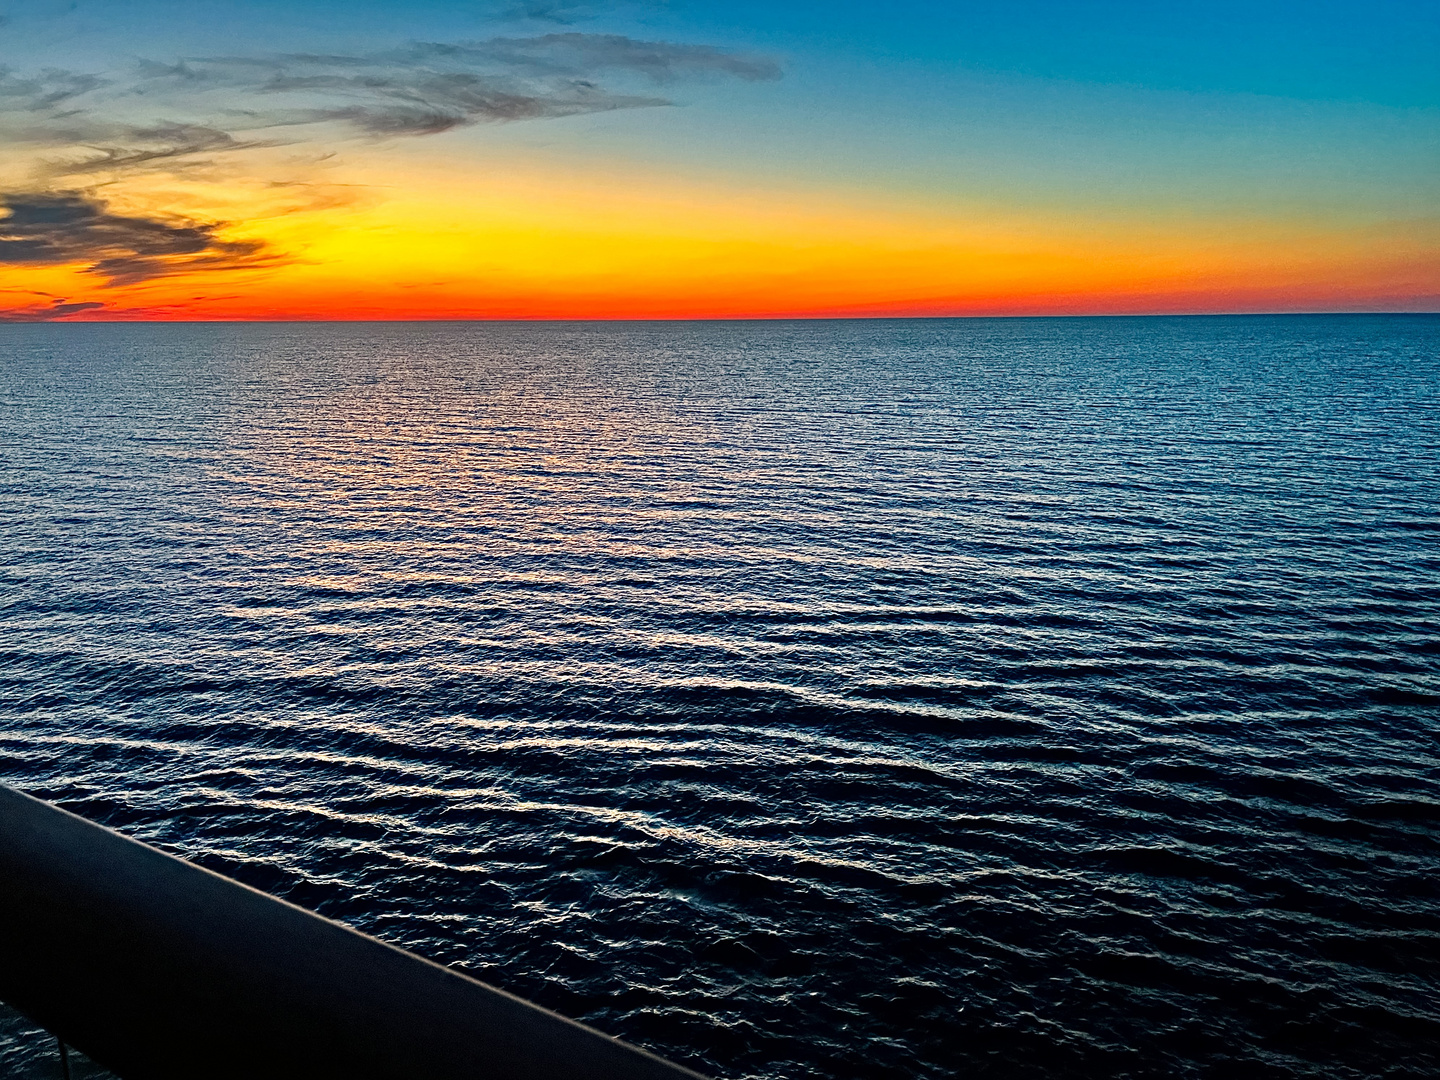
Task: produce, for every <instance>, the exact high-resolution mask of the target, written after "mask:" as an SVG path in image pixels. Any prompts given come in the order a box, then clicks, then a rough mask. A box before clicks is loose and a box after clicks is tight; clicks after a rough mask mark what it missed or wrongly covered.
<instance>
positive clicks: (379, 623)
mask: <svg viewBox="0 0 1440 1080" xmlns="http://www.w3.org/2000/svg"><path fill="white" fill-rule="evenodd" d="M0 780H3V781H4V782H6V783H9V784H12V785H14V786H16V787H19V788H21V789H23V790H25V791H27V792H30V793H32V794H34V795H37V796H40V797H42V798H45V799H50V800H54V801H56V802H58V803H59V804H60V805H62V806H64V807H67V808H69V809H71V810H73V811H76V812H77V813H80V814H83V815H86V816H88V817H90V818H92V819H94V820H96V821H99V822H102V823H104V824H105V825H108V826H112V827H114V828H116V829H119V830H122V831H124V832H125V833H128V834H129V835H132V836H135V837H138V838H140V839H143V840H145V841H148V842H150V843H153V844H156V845H158V846H160V847H161V848H163V849H165V850H167V851H170V852H173V853H176V854H178V855H181V856H183V857H184V858H187V859H191V860H193V861H194V862H196V863H199V864H200V865H203V866H206V867H210V868H211V869H214V870H217V871H219V872H221V873H223V874H228V875H231V876H233V877H235V878H238V879H239V880H241V881H244V882H247V883H249V884H251V885H254V886H257V887H259V888H261V889H264V890H266V891H268V892H271V893H273V894H275V895H277V896H281V897H285V898H286V899H288V900H291V901H294V902H295V903H298V904H300V905H303V906H305V907H307V908H310V909H313V910H315V911H318V912H319V913H321V914H322V915H325V916H328V917H330V918H332V919H337V920H342V921H344V922H346V923H349V924H350V925H353V926H355V927H357V928H359V929H361V930H364V931H367V932H369V933H372V934H375V935H378V936H379V937H380V938H383V939H384V940H386V941H389V942H393V943H395V944H397V945H401V946H404V947H405V948H408V949H412V950H415V951H416V952H419V953H421V954H423V955H425V956H427V957H430V958H433V959H435V960H437V961H440V962H442V963H445V964H449V965H454V966H455V967H457V968H460V969H462V970H464V971H466V972H469V973H471V974H473V975H475V976H477V977H479V978H481V979H484V980H486V981H488V982H491V983H493V984H495V985H498V986H501V987H504V988H506V989H507V990H511V991H513V992H515V993H518V994H521V995H523V996H525V997H527V998H530V999H532V1000H534V1001H536V1002H539V1003H540V1004H543V1005H545V1006H548V1007H550V1008H552V1009H555V1010H558V1011H559V1012H561V1013H563V1014H565V1015H567V1016H571V1017H575V1018H577V1019H580V1020H583V1021H585V1022H587V1023H590V1024H592V1025H594V1026H596V1027H598V1028H600V1029H601V1030H603V1031H606V1032H608V1033H611V1034H614V1035H617V1036H620V1037H623V1038H625V1039H628V1040H631V1041H633V1042H635V1043H638V1044H640V1045H642V1046H645V1047H648V1048H650V1049H653V1050H655V1051H658V1052H660V1053H662V1054H664V1055H667V1056H669V1057H671V1058H673V1059H674V1060H676V1061H679V1062H681V1063H683V1064H686V1065H689V1066H691V1067H693V1068H696V1069H699V1070H701V1071H703V1072H706V1073H708V1074H711V1075H713V1076H716V1077H720V1078H725V1080H803V1078H828V1080H865V1078H887V1080H901V1078H905V1080H939V1078H949V1077H977V1078H982V1077H983V1078H997V1080H1000V1078H1004V1080H1028V1078H1035V1080H1041V1078H1044V1080H1062V1078H1101V1077H1103V1078H1157V1080H1158V1078H1165V1080H1190V1078H1208V1077H1221V1078H1224V1080H1237V1078H1248V1077H1262V1078H1271V1080H1299V1078H1315V1080H1318V1078H1327V1080H1331V1078H1333V1080H1351V1078H1355V1080H1359V1078H1370V1077H1383V1078H1388V1080H1398V1078H1402V1077H1405V1078H1409V1077H1415V1078H1419V1077H1435V1076H1437V1075H1440V316H1423V315H1415V316H1405V315H1345V316H1320V315H1305V316H1283V317H1266V316H1244V317H1241V316H1237V317H1176V318H1169V317H1154V318H1093V319H1091V318H1076V319H993V320H991V319H953V320H943V319H942V320H852V321H843V320H842V321H794V322H784V321H781V322H774V321H763V322H653V323H644V322H641V323H636V322H620V323H579V322H575V323H485V322H481V323H460V322H456V323H310V324H275V323H267V324H195V323H191V324H184V323H170V324H123V325H122V324H103V325H102V324H84V325H82V324H63V325H62V324H43V325H31V324H26V325H20V324H15V325H6V326H0ZM4 1032H5V1034H4V1038H3V1039H0V1069H5V1068H8V1069H9V1070H10V1071H11V1073H12V1074H14V1075H17V1076H18V1075H32V1074H33V1075H36V1076H40V1075H45V1076H49V1075H51V1074H52V1073H50V1072H45V1070H47V1069H49V1070H52V1071H53V1069H54V1067H55V1066H54V1063H53V1056H54V1052H55V1048H54V1045H53V1042H46V1040H45V1039H44V1037H43V1036H42V1035H40V1034H39V1033H37V1032H35V1031H33V1030H32V1029H28V1028H26V1027H25V1025H24V1024H23V1023H19V1022H11V1023H9V1025H8V1026H7V1027H5V1028H4ZM203 1073H204V1068H203V1063H197V1075H203Z"/></svg>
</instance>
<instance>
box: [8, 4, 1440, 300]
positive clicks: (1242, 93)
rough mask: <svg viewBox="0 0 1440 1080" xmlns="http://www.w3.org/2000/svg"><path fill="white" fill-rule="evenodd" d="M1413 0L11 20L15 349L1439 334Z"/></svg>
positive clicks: (159, 9) (307, 12) (17, 12)
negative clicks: (215, 332)
mask: <svg viewBox="0 0 1440 1080" xmlns="http://www.w3.org/2000/svg"><path fill="white" fill-rule="evenodd" d="M1436 56H1440V3H1436V2H1435V0H1423V2H1422V0H1370V2H1366V3H1359V2H1354V3H1335V2H1328V0H1310V2H1307V3H1300V2H1289V0H1286V2H1272V0H1250V2H1246V3H1240V2H1232V0H1212V2H1209V3H1194V2H1191V0H1173V2H1169V3H1165V4H1157V3H1154V2H1153V0H1151V2H1145V3H1141V2H1131V0H1103V2H1102V0H1068V2H1058V0H1006V2H1000V0H994V2H992V0H984V2H979V0H977V2H966V0H954V2H951V3H944V4H939V3H918V2H913V0H890V2H886V3H873V2H872V3H845V2H830V3H826V4H820V3H800V2H785V0H770V2H767V3H759V2H752V0H728V2H725V3H720V2H712V0H635V2H626V3H605V2H594V3H590V2H585V0H495V2H493V3H491V2H485V0H471V2H438V0H408V2H406V3H403V4H402V3H394V2H379V0H346V2H343V3H341V2H332V0H323V2H322V0H284V2H280V0H236V2H231V3H222V2H219V0H216V2H214V3H205V4H197V3H195V2H194V0H188V2H186V3H177V2H173V0H133V2H131V0H103V2H94V0H74V2H72V0H63V2H61V0H26V2H24V3H14V2H11V0H0V320H12V321H14V320H19V321H46V320H60V319H63V320H95V319H129V320H139V319H487V318H503V319H530V318H539V319H552V318H553V319H572V318H584V319H590V318H753V317H760V318H769V317H811V316H818V317H837V316H839V317H846V316H957V315H1047V314H1121V313H1170V312H1174V313H1182V312H1270V311H1273V312H1285V311H1437V310H1440V63H1437V62H1436V60H1435V57H1436Z"/></svg>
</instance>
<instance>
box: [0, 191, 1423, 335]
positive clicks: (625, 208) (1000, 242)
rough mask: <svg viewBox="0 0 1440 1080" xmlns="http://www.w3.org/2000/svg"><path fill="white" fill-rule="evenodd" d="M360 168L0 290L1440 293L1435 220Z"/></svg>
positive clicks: (683, 295) (144, 300)
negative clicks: (221, 252)
mask: <svg viewBox="0 0 1440 1080" xmlns="http://www.w3.org/2000/svg"><path fill="white" fill-rule="evenodd" d="M363 180H364V183H363V184H360V185H355V186H354V187H350V188H346V189H344V190H345V194H344V195H343V197H327V196H325V195H324V194H323V192H322V195H321V196H319V197H317V198H316V200H315V204H314V205H311V206H305V205H299V206H287V205H285V204H284V199H285V198H287V197H290V196H289V194H288V193H287V192H286V191H284V190H283V189H278V188H277V187H272V188H266V187H265V186H264V185H251V186H249V187H245V186H240V185H237V186H234V187H233V188H226V187H224V186H223V185H222V186H218V187H217V186H215V185H211V186H209V187H207V188H205V189H204V191H203V194H204V197H205V200H206V202H205V203H204V204H203V209H204V211H205V212H207V213H209V214H210V215H211V218H210V220H228V221H230V222H232V224H230V225H228V226H225V227H223V228H222V229H221V230H220V231H219V232H217V235H218V236H220V237H222V238H223V239H226V240H235V241H247V240H249V241H261V242H263V243H264V244H265V245H266V246H267V247H266V250H267V251H270V252H273V253H274V256H275V259H274V261H273V263H272V264H268V265H266V264H261V265H257V266H254V267H248V268H242V269H227V270H224V271H220V272H216V271H210V270H194V271H187V272H180V273H175V274H172V275H169V276H162V277H157V278H153V279H151V280H148V281H142V282H138V283H134V284H128V285H124V284H122V285H114V286H107V285H106V284H105V282H104V280H103V279H101V278H99V277H97V275H96V274H94V273H92V272H87V271H86V270H85V268H84V267H83V266H57V267H41V268H37V267H33V266H31V267H26V266H9V267H5V268H3V269H0V306H7V307H10V308H11V309H14V308H16V307H17V306H20V305H21V299H22V298H23V296H25V295H27V294H28V295H30V296H32V297H34V299H32V300H31V301H30V303H32V304H34V305H36V306H37V307H42V308H43V305H44V304H45V303H49V302H54V301H49V300H46V299H45V298H46V297H57V298H61V297H63V298H64V299H65V301H66V302H68V303H72V304H73V303H80V304H84V303H98V304H103V305H104V307H98V308H94V309H92V310H85V311H80V312H78V313H76V314H74V315H72V316H70V317H71V318H72V319H79V320H141V319H158V320H212V319H213V320H292V319H293V320H351V319H355V320H370V319H374V320H390V319H395V320H402V319H647V318H657V319H672V318H673V319H686V318H772V317H844V316H912V315H913V316H945V315H1027V314H1033V315H1043V314H1121V313H1164V312H1223V311H1294V310H1425V309H1432V310H1433V309H1434V308H1435V306H1436V300H1437V297H1440V258H1437V256H1436V252H1440V243H1437V240H1440V237H1437V236H1435V235H1431V233H1432V232H1433V229H1429V228H1426V227H1418V228H1416V227H1403V228H1402V227H1399V226H1394V225H1391V226H1386V227H1378V226H1371V227H1363V226H1350V227H1348V228H1347V227H1341V226H1333V225H1326V224H1324V223H1323V222H1316V221H1314V220H1310V221H1304V220H1301V221H1296V222H1275V221H1250V222H1245V221H1234V220H1228V221H1217V220H1215V219H1213V218H1208V219H1194V218H1189V219H1187V218H1186V217H1184V216H1183V215H1178V214H1177V215H1173V216H1172V217H1171V218H1169V219H1161V220H1156V219H1155V218H1154V217H1152V218H1150V219H1148V220H1142V221H1140V222H1136V221H1134V220H1114V221H1098V222H1097V221H1096V220H1094V219H1093V217H1092V218H1078V217H1072V218H1067V216H1066V215H1065V214H1064V213H1063V212H1061V211H1058V210H1056V211H1051V212H1050V213H1048V214H1045V215H1042V214H1039V213H1035V212H1033V211H1032V212H1030V213H1027V214H1020V213H1017V212H1013V211H1011V212H1007V211H1006V210H1005V209H1004V208H996V207H987V206H975V207H960V208H957V207H944V206H934V205H931V206H916V205H912V206H909V207H901V208H898V209H897V208H895V207H894V206H893V205H890V206H876V205H874V203H873V202H872V201H871V200H866V199H862V198H860V197H858V196H853V195H852V196H850V197H848V198H844V197H840V196H837V195H835V194H834V193H823V192H803V191H802V192H756V191H753V190H748V191H747V190H734V189H726V188H725V187H724V186H723V185H722V184H719V183H716V182H704V181H695V180H693V179H692V180H691V181H689V182H688V183H684V184H678V183H675V182H673V181H672V182H668V183H661V182H660V181H657V180H653V179H651V180H649V181H645V180H642V179H640V178H637V177H636V176H634V175H626V174H623V173H618V174H614V175H608V176H606V175H598V176H597V175H594V174H590V175H587V176H586V177H584V180H583V182H580V181H577V180H575V179H572V178H569V177H565V176H558V177H557V176H556V175H555V173H554V172H553V171H546V170H540V169H533V170H530V171H526V170H512V171H509V172H507V173H506V174H505V175H503V176H493V175H492V176H485V177H482V178H476V177H474V176H473V175H466V174H464V173H461V172H453V173H446V172H444V171H443V170H435V171H432V172H429V173H417V172H415V171H413V170H401V169H399V168H397V167H394V166H392V167H391V169H390V171H388V172H386V171H382V170H381V169H379V168H375V167H372V169H371V170H370V171H369V172H367V173H364V174H363ZM277 190H278V194H277ZM337 190H338V189H337ZM357 193H358V194H357ZM199 194H201V193H200V192H196V191H177V190H176V182H173V181H172V182H171V183H170V186H169V187H168V188H167V187H161V186H155V187H153V188H150V189H148V190H146V189H139V188H137V189H132V190H131V191H130V192H128V193H127V194H126V196H125V197H124V198H123V199H122V200H121V201H119V202H118V203H117V204H116V205H117V206H118V207H119V208H120V209H121V210H122V211H128V212H145V213H148V214H155V213H161V212H163V211H164V209H165V207H166V206H167V205H186V206H194V205H196V202H197V199H198V197H199ZM242 222H243V224H242Z"/></svg>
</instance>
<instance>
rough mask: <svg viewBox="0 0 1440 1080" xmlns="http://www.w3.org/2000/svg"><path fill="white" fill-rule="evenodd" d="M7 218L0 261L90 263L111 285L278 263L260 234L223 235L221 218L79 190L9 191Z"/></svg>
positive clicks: (1, 225)
mask: <svg viewBox="0 0 1440 1080" xmlns="http://www.w3.org/2000/svg"><path fill="white" fill-rule="evenodd" d="M3 205H4V207H5V208H6V210H7V211H8V213H7V215H6V216H5V217H3V218H0V264H4V263H8V264H11V265H40V266H66V265H75V264H80V265H83V266H84V267H85V269H86V271H87V272H89V273H92V274H97V275H99V276H101V277H103V278H105V279H106V280H107V282H108V283H109V284H111V285H122V284H132V283H134V282H137V281H146V280H150V279H152V278H158V277H166V276H169V275H171V274H179V273H193V272H196V271H216V270H238V269H250V268H255V267H261V266H266V265H272V264H273V262H274V255H273V254H272V253H270V252H269V251H267V249H266V247H265V245H264V244H263V243H262V242H260V241H258V240H223V239H221V238H220V237H218V236H217V235H216V233H217V231H218V230H219V229H220V228H221V225H219V224H199V223H194V222H178V221H166V220H161V219H159V218H154V217H139V216H134V215H125V214H115V213H111V212H110V210H109V208H108V206H107V205H106V204H105V203H104V202H103V201H102V200H100V199H98V198H96V197H94V196H92V195H86V194H83V193H80V192H52V193H38V194H25V195H9V196H6V197H5V198H4V200H3Z"/></svg>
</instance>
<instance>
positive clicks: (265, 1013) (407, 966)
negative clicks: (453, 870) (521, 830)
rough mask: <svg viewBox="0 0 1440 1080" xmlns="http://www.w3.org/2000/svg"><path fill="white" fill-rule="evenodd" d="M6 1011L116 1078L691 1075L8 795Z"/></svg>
mask: <svg viewBox="0 0 1440 1080" xmlns="http://www.w3.org/2000/svg"><path fill="white" fill-rule="evenodd" d="M0 999H3V1000H4V1001H6V1002H8V1003H10V1004H11V1005H12V1006H14V1007H15V1008H16V1009H18V1010H19V1011H21V1012H22V1013H24V1014H25V1015H27V1016H28V1017H30V1018H31V1019H32V1020H33V1021H34V1022H35V1023H37V1024H39V1025H41V1026H43V1027H45V1028H46V1029H48V1030H49V1031H51V1032H53V1033H54V1034H55V1035H56V1036H57V1038H59V1039H60V1040H62V1042H63V1043H65V1044H69V1045H70V1046H74V1047H76V1048H77V1049H79V1050H80V1051H82V1052H83V1053H84V1054H86V1055H87V1056H88V1057H90V1058H91V1059H93V1060H94V1061H96V1062H97V1063H99V1064H100V1065H103V1066H104V1067H105V1068H107V1069H109V1070H111V1071H112V1072H114V1073H115V1074H116V1075H118V1076H120V1077H122V1078H123V1080H170V1078H175V1080H179V1078H181V1077H184V1078H185V1080H229V1078H234V1080H242V1078H243V1080H288V1078H292V1077H293V1078H297V1080H298V1078H300V1077H304V1078H306V1080H316V1078H328V1077H334V1078H337V1080H338V1078H340V1077H345V1078H347V1080H361V1078H375V1080H380V1078H386V1080H409V1078H412V1077H413V1078H416V1080H418V1078H421V1077H423V1078H424V1080H461V1078H465V1080H468V1078H482V1077H483V1078H486V1080H621V1078H624V1080H702V1078H699V1076H698V1074H697V1073H693V1072H691V1071H690V1070H688V1069H684V1068H681V1067H680V1066H677V1065H673V1064H671V1063H670V1062H667V1061H665V1060H663V1059H662V1058H659V1057H656V1056H655V1055H654V1054H650V1053H647V1052H646V1051H644V1050H639V1049H637V1048H635V1047H633V1046H629V1045H627V1044H626V1043H623V1042H620V1041H619V1040H617V1039H612V1038H610V1037H608V1036H606V1035H602V1034H600V1033H599V1032H597V1031H594V1030H592V1029H590V1028H587V1027H585V1026H583V1025H581V1024H577V1023H575V1022H573V1021H571V1020H567V1019H565V1018H564V1017H561V1016H557V1015H556V1014H555V1013H552V1012H547V1011H546V1010H544V1009H541V1008H539V1007H538V1006H535V1005H532V1004H530V1003H529V1002H527V1001H523V1000H521V999H520V998H517V997H515V996H513V995H511V994H507V993H505V992H504V991H502V990H497V989H495V988H494V987H491V986H487V985H485V984H484V983H482V982H478V981H477V980H475V979H472V978H469V977H468V976H465V975H462V974H460V973H459V972H456V971H452V970H450V969H449V968H445V967H441V966H440V965H438V964H434V963H431V962H430V961H428V960H424V959H422V958H421V957H418V956H415V955H414V954H413V953H408V952H405V951H403V950H401V949H397V948H395V947H393V946H390V945H386V944H384V943H383V942H381V941H377V940H376V939H375V938H372V937H367V936H366V935H364V934H361V933H359V932H357V931H355V930H351V929H349V928H348V927H345V926H341V925H339V924H338V923H333V922H330V921H328V920H326V919H322V918H320V917H319V916H318V915H314V914H312V913H310V912H308V911H304V910H302V909H300V908H298V907H295V906H294V905H292V904H287V903H285V902H284V901H281V900H277V899H275V898H274V897H272V896H267V895H265V894H264V893H261V892H258V891H256V890H255V889H251V888H249V887H248V886H245V885H241V884H240V883H238V882H235V881H231V880H230V879H229V878H225V877H221V876H220V875H219V874H214V873H211V872H210V871H208V870H205V869H202V868H201V867H198V866H194V865H192V864H190V863H187V862H185V861H183V860H181V859H177V858H175V857H173V856H171V855H167V854H165V853H164V852H161V851H157V850H156V849H154V848H152V847H148V846H147V845H145V844H141V843H139V842H138V841H135V840H131V839H128V838H127V837H124V836H121V835H120V834H119V833H116V832H112V831H111V830H109V829H105V828H102V827H101V826H99V825H96V824H94V823H93V822H90V821H86V820H85V819H84V818H81V817H77V816H76V815H74V814H71V813H68V812H66V811H64V810H61V809H59V808H58V807H55V806H51V805H50V804H49V803H45V802H41V801H40V800H38V799H34V798H31V797H30V796H28V795H24V794H22V793H21V792H19V791H16V790H14V789H13V788H9V787H5V786H4V785H0Z"/></svg>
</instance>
